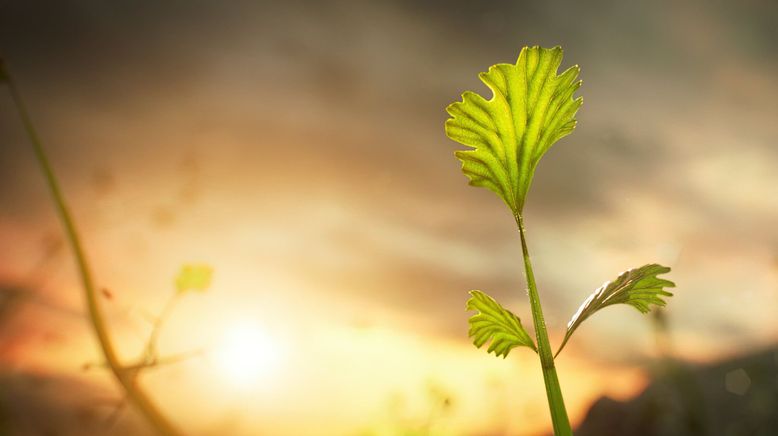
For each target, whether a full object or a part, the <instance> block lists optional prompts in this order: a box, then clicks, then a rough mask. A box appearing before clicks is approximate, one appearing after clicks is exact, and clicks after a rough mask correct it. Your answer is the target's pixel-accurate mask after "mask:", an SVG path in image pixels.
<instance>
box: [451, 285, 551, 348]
mask: <svg viewBox="0 0 778 436" xmlns="http://www.w3.org/2000/svg"><path fill="white" fill-rule="evenodd" d="M470 295H471V297H470V299H469V300H467V305H466V307H467V310H475V311H478V312H479V313H477V314H475V315H473V316H471V317H470V319H469V320H468V323H469V324H470V332H469V336H470V337H471V338H473V345H475V346H476V347H478V348H481V346H482V345H484V344H485V343H487V342H489V341H490V340H491V341H492V343H491V345H489V349H488V350H486V351H487V352H488V353H492V352H494V354H495V355H496V356H502V357H503V358H505V357H507V356H508V353H509V352H510V351H511V350H512V349H513V348H515V347H518V346H525V347H529V348H532V350H534V351H535V352H537V349H536V348H535V342H533V341H532V338H530V336H529V335H528V334H527V331H526V330H524V327H523V326H522V325H521V320H520V319H519V317H518V316H516V315H514V314H513V313H511V311H509V310H507V309H505V308H503V307H502V306H500V303H498V302H496V301H494V299H493V298H492V297H490V296H488V295H486V294H484V293H483V292H481V291H470Z"/></svg>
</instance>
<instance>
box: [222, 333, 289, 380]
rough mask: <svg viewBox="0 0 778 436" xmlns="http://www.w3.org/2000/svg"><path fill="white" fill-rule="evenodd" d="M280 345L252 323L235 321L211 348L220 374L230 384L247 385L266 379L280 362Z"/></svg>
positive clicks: (276, 368)
mask: <svg viewBox="0 0 778 436" xmlns="http://www.w3.org/2000/svg"><path fill="white" fill-rule="evenodd" d="M281 354H282V353H281V347H280V345H279V344H278V342H276V340H275V339H274V338H273V337H271V336H270V335H268V334H267V332H266V331H264V330H263V329H262V328H260V327H259V326H258V325H256V324H252V323H248V322H246V323H240V324H235V325H233V326H232V327H230V328H229V329H227V330H226V331H225V332H224V337H223V338H222V340H221V343H220V344H219V346H218V347H217V348H216V350H215V351H214V360H215V363H216V365H217V366H218V368H219V372H220V374H222V375H223V376H224V378H225V379H227V380H228V381H229V382H230V383H232V384H234V385H236V386H239V387H242V388H250V387H253V386H256V385H257V384H258V383H259V382H263V381H266V380H268V379H269V378H270V376H272V375H273V373H275V372H276V371H277V370H278V368H279V366H280V363H281Z"/></svg>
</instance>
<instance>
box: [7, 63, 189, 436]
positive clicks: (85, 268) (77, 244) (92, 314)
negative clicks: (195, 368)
mask: <svg viewBox="0 0 778 436" xmlns="http://www.w3.org/2000/svg"><path fill="white" fill-rule="evenodd" d="M0 80H5V81H6V82H7V84H8V87H9V89H10V91H11V98H12V99H13V102H14V104H15V105H16V109H17V111H18V112H19V116H20V118H21V120H22V124H24V129H25V131H26V132H27V136H28V137H29V139H30V142H31V143H32V148H33V151H34V152H35V157H36V158H37V160H38V164H39V165H40V168H41V171H42V172H43V175H44V177H45V178H46V184H47V185H48V187H49V190H50V191H51V195H52V197H53V199H54V204H55V206H56V209H57V212H58V214H59V217H60V220H61V221H62V225H63V226H64V228H65V234H66V236H67V239H68V242H69V243H70V246H71V248H72V249H73V254H74V256H75V258H76V265H77V267H78V271H79V274H80V276H81V283H82V285H83V287H84V295H85V297H86V302H87V308H88V311H89V320H90V321H91V323H92V327H93V330H94V331H95V334H96V335H97V340H98V342H99V343H100V349H101V350H102V352H103V356H104V357H105V361H106V363H107V364H108V367H109V368H110V369H111V372H112V373H113V375H114V376H115V377H116V380H117V381H118V382H119V384H120V385H121V386H122V388H123V389H124V392H125V393H126V395H127V398H128V399H129V400H130V402H132V403H133V404H135V406H136V407H137V408H138V410H140V412H141V413H142V414H143V415H144V416H145V417H146V418H147V419H148V421H149V422H150V423H151V425H152V426H153V427H154V429H155V430H156V431H157V432H158V433H159V434H161V435H165V436H177V435H179V434H180V432H179V431H178V430H177V429H176V428H175V427H174V426H173V424H172V423H171V422H170V421H168V419H167V418H166V417H165V416H164V415H162V413H161V412H160V411H159V409H158V408H157V406H156V405H155V404H154V403H153V402H152V401H151V400H150V399H149V397H148V396H147V395H146V393H145V392H144V391H143V390H141V388H140V387H139V386H138V385H137V383H136V372H134V371H127V369H126V368H125V367H124V366H123V365H122V364H121V362H120V361H119V357H118V355H117V354H116V349H115V348H114V346H113V342H112V341H111V337H110V335H109V334H108V330H107V327H106V322H105V316H104V315H103V312H102V310H101V308H100V305H99V301H98V297H97V295H98V294H97V292H96V291H95V285H94V281H93V279H92V272H91V269H90V268H89V262H88V261H87V259H86V255H85V254H84V250H83V248H82V246H81V240H80V238H79V236H78V232H77V230H76V226H75V223H74V222H73V218H72V216H71V215H70V211H69V210H68V207H67V203H66V202H65V197H64V195H63V194H62V191H61V190H60V188H59V183H58V182H57V178H56V177H55V175H54V170H53V169H52V167H51V164H50V163H49V160H48V158H47V157H46V153H45V152H44V150H43V145H42V143H41V141H40V139H39V138H38V134H37V133H36V131H35V128H34V127H33V125H32V120H31V119H30V116H29V114H28V113H27V109H26V107H25V105H24V102H23V100H22V98H21V94H20V93H19V90H18V89H17V88H16V85H15V83H14V81H13V79H12V78H11V76H10V73H9V72H8V71H7V70H6V69H4V67H3V65H2V60H0Z"/></svg>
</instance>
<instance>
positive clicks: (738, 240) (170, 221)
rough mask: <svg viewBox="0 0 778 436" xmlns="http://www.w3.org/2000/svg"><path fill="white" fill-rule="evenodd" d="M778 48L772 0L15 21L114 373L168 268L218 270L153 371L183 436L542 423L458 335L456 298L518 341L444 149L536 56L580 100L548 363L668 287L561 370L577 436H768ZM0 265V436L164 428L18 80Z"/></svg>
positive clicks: (28, 9) (777, 305)
mask: <svg viewBox="0 0 778 436" xmlns="http://www.w3.org/2000/svg"><path fill="white" fill-rule="evenodd" d="M777 43H778V3H776V2H775V1H773V0H746V1H722V0H714V1H706V0H691V1H684V2H670V1H654V2H647V1H644V2H641V1H622V2H608V1H600V0H596V1H590V2H563V1H555V0H554V1H544V2H516V1H496V2H468V1H445V2H444V1H439V0H434V1H427V2H412V1H405V0H395V1H390V0H378V1H371V2H365V1H361V2H359V1H324V2H305V1H296V0H286V1H274V2H254V1H233V2H217V1H205V0H194V1H192V0H190V1H173V2H152V1H141V2H139V1H124V0H122V1H114V2H100V1H93V0H78V1H69V2H44V1H34V0H33V1H30V0H26V1H22V0H10V1H8V0H6V1H2V2H0V55H1V56H2V57H3V58H4V59H5V61H6V63H7V65H8V66H9V69H10V70H11V71H12V73H13V74H14V76H15V78H16V81H17V82H18V85H19V87H20V90H21V92H22V94H23V95H24V97H25V99H26V101H27V104H28V106H29V110H30V112H31V115H32V117H33V119H34V122H35V123H36V125H37V128H38V129H39V131H40V134H41V136H42V139H43V141H44V143H45V145H46V147H47V149H48V151H49V153H50V158H51V160H52V162H53V165H54V166H55V168H56V171H57V173H58V175H59V176H60V178H61V181H62V184H63V188H64V191H65V194H66V195H67V197H68V199H69V201H70V203H71V207H72V210H73V213H74V214H75V217H76V219H77V222H78V225H79V227H80V229H81V231H82V233H83V238H84V242H85V245H86V249H87V252H88V254H89V255H90V259H91V261H92V262H93V264H94V265H93V268H94V270H95V272H96V275H97V280H98V283H99V285H100V286H101V287H104V288H105V289H106V292H105V293H104V295H105V297H106V298H104V299H103V301H102V303H103V306H104V307H105V310H106V311H107V313H108V316H109V318H110V324H111V325H110V327H111V331H112V333H113V336H114V337H115V339H116V342H117V344H118V345H119V348H120V351H121V355H122V356H123V357H124V358H125V359H126V360H131V359H133V358H136V357H137V356H138V355H139V354H140V353H141V351H142V347H143V344H144V341H145V337H146V336H147V335H148V332H149V329H150V324H149V322H148V318H149V316H150V315H149V314H151V316H152V317H153V316H154V314H157V313H159V311H160V310H161V309H162V306H163V305H164V302H165V301H166V300H167V298H168V297H169V295H170V294H171V293H172V292H174V278H175V275H176V273H177V271H178V269H179V268H180V266H181V265H182V264H185V263H189V262H197V263H207V264H209V265H211V266H212V267H213V268H214V270H215V273H214V278H213V284H212V286H211V288H210V289H209V290H208V291H207V292H205V293H202V294H197V295H192V296H187V297H186V298H185V299H182V300H181V302H180V304H178V306H177V307H176V308H175V311H174V312H173V313H172V314H171V315H170V317H169V320H168V322H167V324H166V326H165V329H164V331H163V333H162V335H161V336H160V349H161V352H162V353H163V354H171V355H173V354H176V353H180V352H188V351H191V350H201V349H202V350H205V352H204V353H203V354H202V355H201V356H198V357H195V358H192V359H188V360H186V361H185V362H182V363H179V364H176V365H170V366H165V367H164V368H159V369H157V370H154V371H146V372H144V374H143V377H142V379H141V380H140V382H141V383H142V385H143V387H145V388H146V389H147V390H148V391H149V393H150V395H151V396H152V397H153V398H154V399H155V401H156V402H157V403H158V404H159V405H160V407H161V408H162V409H163V410H164V412H165V413H166V414H168V415H169V416H170V417H171V419H172V420H174V421H175V422H176V423H177V424H178V425H180V426H181V427H182V428H183V429H184V430H185V432H186V433H188V434H219V435H224V434H230V435H254V434H263V435H279V436H284V435H412V434H418V435H538V434H547V433H548V432H550V419H549V415H548V410H547V404H546V399H545V393H544V388H543V382H542V377H541V371H540V368H539V364H538V362H537V357H536V356H535V355H534V354H533V353H531V352H528V351H526V350H522V349H518V350H516V351H515V352H514V353H512V354H511V355H510V356H509V358H507V359H505V360H503V359H498V358H495V357H494V356H493V355H487V354H486V353H485V352H484V351H483V350H477V349H476V348H475V347H474V346H473V345H472V344H471V343H470V342H469V340H468V338H467V318H468V314H467V313H466V312H465V310H464V303H465V300H466V298H467V291H468V290H470V289H482V290H484V291H485V292H488V293H489V294H491V295H493V296H495V297H496V298H497V299H498V300H500V301H501V302H503V303H504V304H505V305H506V306H508V307H510V308H511V309H512V310H513V311H514V312H515V313H517V314H518V315H519V316H521V317H522V318H523V319H524V320H525V322H524V323H525V325H527V326H530V327H531V324H532V323H531V321H530V319H531V318H530V313H529V307H528V301H527V298H526V294H525V291H524V287H525V283H524V279H523V273H522V266H521V250H520V246H519V240H518V235H517V233H516V230H515V224H514V223H513V220H512V218H511V216H510V214H509V212H508V211H507V209H506V208H505V207H504V205H503V204H502V202H501V201H500V200H499V199H498V198H497V197H496V196H495V195H494V194H492V193H491V192H489V191H487V190H485V189H474V188H471V187H468V186H467V181H466V179H465V177H464V176H463V175H462V174H461V172H460V170H459V166H460V165H459V162H458V161H457V160H456V159H455V158H454V156H453V151H454V150H456V149H457V148H459V145H458V144H455V143H453V142H451V141H450V140H448V139H447V138H446V137H445V135H444V133H443V122H444V121H445V119H446V118H447V115H446V114H445V112H444V108H445V106H446V105H447V104H448V103H451V102H453V101H455V100H458V99H459V96H460V94H461V92H462V91H465V90H468V89H470V90H475V91H478V92H480V93H482V94H486V95H488V93H487V91H488V90H487V89H486V87H485V86H483V85H482V84H481V83H480V81H479V80H478V78H477V74H478V73H479V72H480V71H485V70H486V69H487V68H488V67H489V66H490V65H492V64H495V63H498V62H515V60H516V57H517V56H518V53H519V50H520V49H521V47H522V46H525V45H542V46H547V47H548V46H554V45H561V46H562V47H563V48H564V49H565V58H564V61H563V65H562V68H566V67H568V66H570V65H573V64H579V65H581V68H582V74H581V78H582V79H583V81H584V85H583V87H582V88H581V90H580V92H579V94H580V95H583V96H584V97H585V102H584V105H583V107H582V108H581V110H580V111H579V114H578V117H577V118H578V120H579V124H578V128H577V130H576V132H575V133H574V134H573V135H571V136H569V137H567V138H565V139H563V140H562V141H561V142H559V143H558V144H557V145H555V146H554V147H553V148H552V150H551V151H550V152H549V153H548V154H547V155H546V156H545V157H544V159H543V161H542V163H541V164H540V168H539V170H538V172H537V173H536V177H535V181H534V185H533V189H532V190H531V191H530V195H529V199H528V205H527V207H526V209H525V213H526V218H525V221H526V224H527V228H528V232H529V244H530V250H531V252H532V254H533V260H534V264H535V268H536V269H535V273H536V275H537V276H538V282H539V288H540V293H541V297H542V300H543V306H544V310H545V314H546V319H547V322H548V326H549V330H550V334H551V341H552V343H554V344H558V343H559V341H560V340H561V336H562V335H563V333H564V328H565V324H566V322H567V321H568V319H569V318H570V316H571V315H572V314H573V313H574V312H575V310H576V309H577V307H578V305H579V304H580V303H581V302H582V301H583V299H584V298H585V297H586V296H587V295H588V294H589V293H590V292H591V291H592V290H594V289H595V288H596V287H598V286H599V285H600V284H602V282H604V281H606V280H610V279H613V278H615V277H616V275H617V274H618V273H619V272H620V271H623V270H625V269H628V268H631V267H636V266H640V265H642V264H645V263H649V262H660V263H663V264H665V265H669V266H671V267H672V268H673V271H672V273H671V275H670V276H669V277H668V278H671V279H672V280H674V281H675V282H676V283H677V284H678V287H677V288H676V289H675V294H676V295H675V297H673V298H672V299H671V301H670V304H669V308H668V310H667V311H666V312H663V313H660V314H655V315H653V316H641V315H640V314H639V313H638V312H637V311H635V310H634V309H631V308H628V307H626V306H620V307H614V308H610V309H607V310H605V311H603V312H600V313H599V314H598V315H596V316H595V317H593V318H592V319H590V320H589V321H587V322H586V323H585V324H584V325H583V327H582V328H581V329H580V330H578V333H577V334H576V335H575V337H574V339H573V340H572V341H571V343H570V344H569V345H568V346H567V348H566V351H565V353H563V354H562V355H561V356H560V358H559V359H558V361H557V362H558V368H559V374H560V379H561V382H562V386H563V391H564V393H565V397H566V402H567V407H568V411H569V414H570V416H571V420H572V421H573V422H574V424H575V425H576V426H578V427H580V431H579V432H578V433H577V434H598V435H604V434H726V435H751V434H765V435H766V434H771V433H770V430H771V429H774V428H776V426H778V418H777V417H776V410H778V347H776V344H778V321H776V313H778V232H777V231H776V222H777V221H778V171H776V166H777V165H778V148H777V147H776V144H775V138H776V137H778V123H776V119H778V118H777V117H778V103H777V102H778V81H777V80H776V77H778V48H777ZM0 247H2V249H1V250H0V434H13V435H17V434H18V435H38V434H41V435H42V434H46V435H54V434H65V435H69V434H147V433H148V431H149V430H148V427H146V424H145V422H144V421H143V420H142V418H140V417H139V416H138V415H137V414H136V413H135V412H134V411H133V410H132V409H131V408H124V409H122V410H118V411H117V409H116V405H117V401H118V400H120V399H121V392H120V391H119V389H118V386H117V385H116V383H115V382H114V381H113V380H112V379H111V378H110V376H109V374H108V372H107V371H104V370H103V369H101V368H100V367H99V364H100V354H99V349H98V347H97V343H96V341H95V338H94V335H93V333H92V331H91V330H90V328H89V324H88V322H87V319H86V314H85V306H84V300H83V297H82V291H81V288H80V286H79V281H78V276H77V275H76V272H75V269H74V264H73V260H72V256H71V253H70V250H69V247H67V245H65V243H64V239H63V236H62V231H61V226H60V224H59V222H58V221H57V217H56V215H55V213H54V209H53V207H52V204H51V201H50V196H49V193H48V192H47V190H46V188H45V185H44V183H43V179H42V176H41V174H40V173H39V171H38V169H37V166H36V162H35V160H34V156H33V154H32V152H31V148H30V145H29V142H28V140H27V138H26V136H25V134H24V131H23V130H22V127H21V125H20V122H19V119H18V116H17V114H16V112H15V109H14V106H13V105H12V102H11V100H10V97H9V95H8V93H7V88H6V87H1V88H0ZM95 365H97V367H95ZM85 367H87V368H92V369H85Z"/></svg>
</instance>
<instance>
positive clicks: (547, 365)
mask: <svg viewBox="0 0 778 436" xmlns="http://www.w3.org/2000/svg"><path fill="white" fill-rule="evenodd" d="M515 218H516V224H517V225H518V226H519V234H520V235H521V251H522V254H523V255H524V272H525V274H526V276H527V288H528V291H527V293H528V294H529V301H530V305H531V306H532V321H533V322H534V324H535V335H536V337H537V341H538V355H539V356H540V366H541V367H542V368H543V381H544V382H545V384H546V396H547V397H548V408H549V410H550V411H551V422H552V423H553V425H554V435H556V436H572V434H573V430H572V429H571V428H570V420H569V419H568V418H567V410H566V409H565V400H564V399H563V398H562V389H561V387H560V386H559V378H558V377H557V375H556V367H555V366H554V356H553V354H552V351H551V345H550V344H549V342H548V332H547V331H546V321H545V320H544V318H543V309H542V307H541V305H540V296H539V295H538V289H537V286H536V285H535V274H534V273H533V272H532V263H531V262H530V258H529V250H528V249H527V238H526V235H525V230H524V218H523V217H522V216H521V214H518V213H517V214H515Z"/></svg>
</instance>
